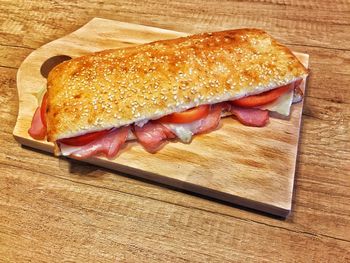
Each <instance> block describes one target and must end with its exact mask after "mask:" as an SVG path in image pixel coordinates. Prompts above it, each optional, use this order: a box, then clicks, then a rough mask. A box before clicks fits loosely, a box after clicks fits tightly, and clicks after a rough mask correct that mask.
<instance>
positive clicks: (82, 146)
mask: <svg viewBox="0 0 350 263" xmlns="http://www.w3.org/2000/svg"><path fill="white" fill-rule="evenodd" d="M300 83H301V79H299V80H297V81H295V82H293V83H290V84H288V85H285V86H281V87H278V88H275V89H272V90H270V91H267V92H263V93H261V94H257V95H252V96H247V97H243V98H241V99H237V100H233V101H226V102H220V103H216V104H211V105H209V104H208V105H201V106H198V107H196V108H192V109H190V110H186V111H184V112H179V113H172V114H170V115H166V116H163V117H161V118H158V119H155V120H143V121H142V122H138V123H134V124H131V125H127V126H123V127H119V128H111V129H106V130H102V131H98V132H92V133H87V134H84V135H80V136H75V137H71V138H64V139H60V140H57V141H56V145H57V147H58V148H59V151H60V153H61V154H62V155H64V156H71V157H74V158H77V159H85V158H89V157H92V156H96V155H104V156H105V157H107V158H114V157H115V156H116V155H117V154H118V153H119V151H120V149H121V148H122V147H123V145H124V144H125V143H126V141H129V140H137V141H138V142H139V143H140V144H141V145H142V146H143V147H144V148H145V149H146V150H147V151H148V152H151V153H154V152H156V151H158V150H159V149H160V148H161V147H162V145H163V144H164V143H165V142H166V141H167V140H171V139H176V138H177V139H179V140H181V141H182V142H184V143H189V142H190V141H191V140H192V136H193V135H196V134H202V133H207V132H210V131H212V130H215V129H216V128H217V127H218V125H219V122H220V119H221V118H222V117H225V116H229V115H232V116H234V117H236V119H237V120H238V121H239V122H241V123H242V124H244V125H247V126H255V127H263V126H265V125H266V124H267V123H268V121H269V112H276V113H278V114H280V115H284V116H288V115H289V114H290V108H291V105H292V103H293V102H294V103H295V102H299V101H300V100H301V98H302V91H301V90H300V87H299V86H300ZM46 100H47V96H46V94H45V95H44V97H43V100H42V104H41V106H40V107H38V108H37V109H36V111H35V114H34V116H33V119H32V124H31V128H30V129H29V131H28V132H29V134H30V135H31V136H32V137H33V138H35V139H44V138H45V136H46V116H45V113H46V107H47V106H46V105H47V101H46Z"/></svg>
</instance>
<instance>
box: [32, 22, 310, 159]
mask: <svg viewBox="0 0 350 263" xmlns="http://www.w3.org/2000/svg"><path fill="white" fill-rule="evenodd" d="M307 74H308V71H307V69H306V68H305V67H304V66H303V65H302V64H301V63H300V61H299V60H298V59H297V58H296V57H295V56H294V55H293V53H292V52H291V51H290V50H289V49H288V48H286V47H285V46H283V45H281V44H279V43H278V42H277V41H276V40H274V39H273V38H272V37H271V36H269V35H268V34H267V33H266V32H264V31H262V30H258V29H238V30H228V31H222V32H214V33H204V34H198V35H193V36H189V37H182V38H177V39H172V40H163V41H156V42H152V43H149V44H144V45H139V46H133V47H129V48H122V49H113V50H105V51H101V52H97V53H93V54H90V55H86V56H83V57H79V58H75V59H72V60H69V61H65V62H63V63H61V64H59V65H57V66H56V67H55V68H54V69H53V70H52V71H51V72H50V73H49V76H48V82H47V92H46V94H45V96H44V98H43V101H42V104H41V107H39V108H38V109H37V110H36V112H35V114H34V116H33V120H32V126H31V128H30V129H29V134H30V135H31V136H32V137H33V138H35V139H44V138H45V137H46V138H47V140H48V141H49V142H54V144H55V154H57V155H60V154H63V155H69V156H72V157H74V158H88V157H91V156H94V155H104V156H106V157H108V158H114V157H115V156H116V155H117V154H118V152H119V150H120V148H121V147H122V146H123V144H124V143H125V142H126V141H128V140H137V141H138V142H139V143H140V144H141V145H143V146H144V148H145V149H146V150H148V151H149V152H155V151H157V150H159V148H160V146H161V145H162V144H163V143H164V142H165V141H167V140H169V139H176V138H177V139H179V140H181V141H183V142H185V143H189V142H190V141H191V139H192V136H193V135H194V134H201V133H206V132H209V131H212V130H214V129H216V128H217V127H218V124H219V122H220V119H221V117H224V116H228V115H233V116H234V117H235V118H236V119H237V120H238V121H240V122H241V123H242V124H244V125H249V126H257V127H260V126H265V125H266V124H267V123H268V120H269V111H277V112H278V113H279V114H282V115H289V112H290V107H291V104H292V102H293V101H294V102H297V101H300V100H301V99H302V92H301V90H300V88H299V85H300V83H301V81H302V79H303V78H305V77H306V76H307ZM233 121H234V120H233Z"/></svg>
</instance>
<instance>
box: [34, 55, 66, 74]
mask: <svg viewBox="0 0 350 263" xmlns="http://www.w3.org/2000/svg"><path fill="white" fill-rule="evenodd" d="M70 59H72V57H70V56H67V55H58V56H54V57H51V58H49V59H47V60H46V61H45V62H44V63H43V64H42V65H41V68H40V73H41V75H42V76H43V77H44V78H46V79H47V76H48V75H49V73H50V71H51V70H52V69H53V68H54V67H55V66H56V65H58V64H60V63H62V62H63V61H66V60H70Z"/></svg>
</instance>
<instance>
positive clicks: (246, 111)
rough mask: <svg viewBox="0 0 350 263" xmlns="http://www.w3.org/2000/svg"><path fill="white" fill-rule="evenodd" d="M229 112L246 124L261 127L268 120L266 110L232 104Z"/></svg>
mask: <svg viewBox="0 0 350 263" xmlns="http://www.w3.org/2000/svg"><path fill="white" fill-rule="evenodd" d="M231 113H232V114H233V115H235V116H236V117H237V119H238V120H239V121H240V122H241V123H243V124H244V125H247V126H254V127H263V126H265V125H266V124H267V122H268V121H269V112H268V111H267V110H260V109H252V108H241V107H237V106H232V107H231Z"/></svg>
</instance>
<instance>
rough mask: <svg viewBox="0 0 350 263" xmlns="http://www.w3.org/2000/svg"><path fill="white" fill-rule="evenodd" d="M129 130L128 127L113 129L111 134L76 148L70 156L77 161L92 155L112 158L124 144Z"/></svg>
mask: <svg viewBox="0 0 350 263" xmlns="http://www.w3.org/2000/svg"><path fill="white" fill-rule="evenodd" d="M129 130H130V127H129V126H127V127H122V128H118V129H113V130H111V132H109V133H107V134H106V135H104V136H103V137H101V138H98V139H97V140H95V141H92V142H90V143H88V144H86V145H83V146H76V147H77V150H76V151H73V152H72V153H71V154H70V156H72V157H74V158H77V159H85V158H89V157H91V156H94V155H98V154H103V155H105V156H106V157H107V158H110V159H111V158H114V157H115V156H116V155H117V154H118V152H119V150H120V148H121V147H122V145H123V144H124V143H125V141H126V138H127V136H128V133H129Z"/></svg>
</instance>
